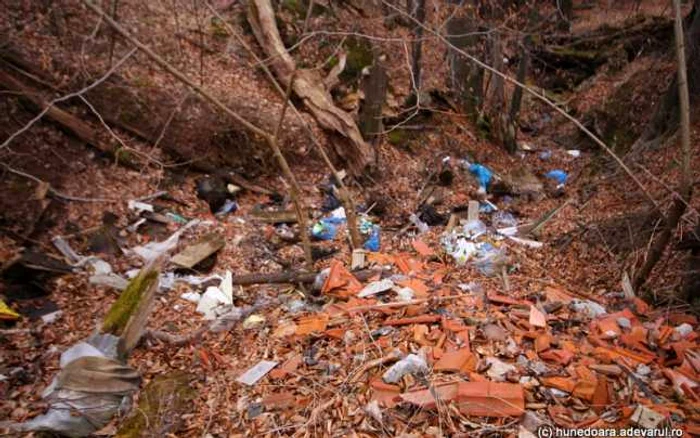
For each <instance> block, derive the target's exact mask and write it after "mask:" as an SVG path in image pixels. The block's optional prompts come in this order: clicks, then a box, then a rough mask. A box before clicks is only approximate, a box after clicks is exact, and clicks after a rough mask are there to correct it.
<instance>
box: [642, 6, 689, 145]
mask: <svg viewBox="0 0 700 438" xmlns="http://www.w3.org/2000/svg"><path fill="white" fill-rule="evenodd" d="M686 21H689V22H690V27H688V30H687V31H686V33H685V41H686V45H685V56H686V63H687V71H688V74H687V76H688V93H689V95H690V104H691V105H696V104H697V103H698V102H699V101H700V99H699V98H700V0H695V2H694V4H693V10H692V11H691V12H690V15H689V17H688V19H687V20H686ZM678 108H679V95H678V78H677V77H675V78H674V79H673V81H672V82H671V84H670V85H669V88H668V91H667V92H666V94H665V95H664V97H663V98H662V100H661V102H659V105H658V107H657V109H656V112H655V114H654V118H653V119H652V121H651V123H650V124H649V126H648V127H647V129H646V130H645V132H644V133H643V134H642V137H641V138H640V139H639V141H638V142H637V144H635V147H634V148H633V151H635V152H636V151H640V148H641V147H642V146H645V145H648V144H653V143H658V142H660V141H661V140H663V139H664V138H667V137H668V136H670V135H671V134H673V133H674V132H675V131H676V130H677V129H678V124H679V122H680V112H679V110H678Z"/></svg>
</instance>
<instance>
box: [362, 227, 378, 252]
mask: <svg viewBox="0 0 700 438" xmlns="http://www.w3.org/2000/svg"><path fill="white" fill-rule="evenodd" d="M379 234H380V228H379V225H374V226H373V227H372V231H371V232H370V233H369V238H368V239H367V240H366V241H365V243H364V244H363V245H362V247H363V248H364V249H366V250H367V251H372V252H377V251H379V247H380V241H379Z"/></svg>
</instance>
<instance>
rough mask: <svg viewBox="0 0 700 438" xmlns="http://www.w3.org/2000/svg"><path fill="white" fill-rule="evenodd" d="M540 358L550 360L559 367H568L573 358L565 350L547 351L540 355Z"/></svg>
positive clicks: (572, 354)
mask: <svg viewBox="0 0 700 438" xmlns="http://www.w3.org/2000/svg"><path fill="white" fill-rule="evenodd" d="M540 358H542V359H543V360H551V361H554V362H558V363H560V364H561V365H564V366H566V365H568V364H569V363H571V361H572V360H573V358H574V353H572V352H570V351H567V350H547V351H544V352H542V353H540Z"/></svg>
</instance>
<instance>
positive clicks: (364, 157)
mask: <svg viewBox="0 0 700 438" xmlns="http://www.w3.org/2000/svg"><path fill="white" fill-rule="evenodd" d="M249 5H250V7H249V9H248V21H249V23H250V25H251V27H252V28H253V33H254V34H255V38H256V39H257V40H258V44H260V46H261V47H262V48H263V50H265V52H266V53H267V55H268V56H269V57H270V58H271V61H270V64H271V66H272V71H274V73H275V74H276V75H277V78H278V79H279V80H280V82H282V83H285V84H286V83H289V81H290V78H291V76H292V72H294V71H296V64H295V62H294V59H292V57H291V56H290V55H289V52H288V51H287V49H286V48H285V47H284V44H283V43H282V38H281V37H280V34H279V31H278V30H277V23H276V22H275V13H274V10H273V8H272V4H271V3H270V0H253V1H251V2H250V4H249ZM322 83H323V79H322V78H321V77H320V76H319V75H318V73H317V72H315V71H313V70H299V71H298V72H297V74H296V75H295V79H294V82H293V87H294V93H295V94H296V95H297V96H298V97H299V98H300V99H302V100H303V101H304V105H306V107H307V108H308V109H309V111H311V113H312V114H313V115H314V117H315V118H316V120H318V122H319V124H320V125H321V126H322V127H323V128H325V129H328V130H331V131H334V132H336V133H338V134H340V135H341V136H342V137H343V138H345V139H346V140H347V142H345V143H346V145H344V147H343V146H340V145H339V147H337V148H336V151H337V153H338V155H340V156H341V157H342V158H343V159H344V160H345V161H346V162H347V163H348V167H349V168H350V171H351V172H352V173H354V174H356V175H359V174H362V173H364V171H365V170H366V169H367V168H369V167H371V166H372V164H373V163H374V160H375V151H374V149H372V148H371V147H370V146H369V145H368V144H367V143H365V141H364V139H363V138H362V135H361V134H360V130H359V129H358V128H357V124H356V123H355V121H354V120H353V118H352V117H351V116H350V114H348V113H346V112H345V111H343V110H341V109H340V108H338V107H336V106H335V104H334V103H333V99H332V97H331V96H330V95H329V94H328V92H327V91H326V90H325V89H323V88H321V87H320V84H322Z"/></svg>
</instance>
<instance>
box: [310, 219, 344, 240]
mask: <svg viewBox="0 0 700 438" xmlns="http://www.w3.org/2000/svg"><path fill="white" fill-rule="evenodd" d="M337 233H338V226H337V220H336V219H333V218H324V219H321V220H320V221H318V222H316V223H315V224H314V226H313V227H311V235H312V236H313V237H314V238H316V239H318V240H333V239H335V235H336V234H337Z"/></svg>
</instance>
